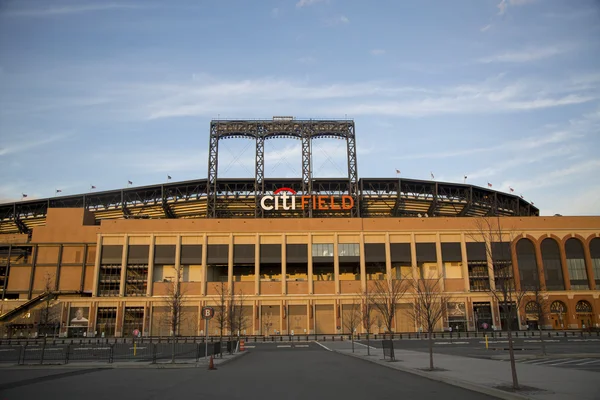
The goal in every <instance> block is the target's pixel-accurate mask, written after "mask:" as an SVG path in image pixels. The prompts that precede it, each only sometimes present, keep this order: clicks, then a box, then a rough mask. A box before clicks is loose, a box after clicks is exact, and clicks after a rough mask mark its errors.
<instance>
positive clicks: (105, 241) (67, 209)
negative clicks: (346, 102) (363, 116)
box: [0, 117, 600, 337]
mask: <svg viewBox="0 0 600 400" xmlns="http://www.w3.org/2000/svg"><path fill="white" fill-rule="evenodd" d="M228 138H244V139H247V140H253V141H255V142H256V169H255V177H254V178H247V179H221V178H218V176H217V171H218V148H219V141H220V140H221V139H228ZM277 138H295V139H298V140H300V141H301V142H302V160H301V161H302V164H301V165H302V176H301V177H298V178H294V179H271V178H265V176H264V164H265V163H264V160H265V158H264V143H265V140H269V139H277ZM320 138H337V139H340V140H344V141H346V144H347V146H346V148H347V161H348V176H347V177H345V178H333V179H324V178H318V179H317V178H313V171H312V162H311V143H312V141H313V140H318V139H320ZM482 218H492V219H494V220H495V221H499V223H500V225H501V226H502V227H503V230H504V235H505V236H503V237H504V239H502V240H500V241H498V242H492V243H489V246H486V242H485V240H482V235H480V233H481V232H479V233H478V232H477V229H476V224H475V222H476V221H478V220H480V219H482ZM478 234H479V236H478ZM488 242H489V240H488ZM488 249H491V251H488ZM507 262H508V263H509V265H511V266H512V270H513V273H514V277H515V282H516V285H517V286H519V285H521V284H522V283H523V282H521V281H522V280H528V281H531V280H532V279H534V280H535V281H536V282H537V284H539V288H540V290H541V291H542V292H543V296H544V298H545V299H546V300H547V307H548V310H547V315H546V316H545V318H544V319H545V320H544V321H538V317H537V315H536V313H535V312H534V308H535V307H532V306H531V303H528V302H527V301H526V302H524V303H523V306H522V307H521V309H519V310H518V313H517V314H518V317H517V318H516V319H515V320H514V321H512V322H511V325H513V324H514V327H515V328H517V329H532V328H537V327H538V326H542V327H544V328H545V329H558V330H561V329H581V328H592V327H598V324H599V322H600V299H599V295H600V291H599V290H598V287H600V286H598V285H600V217H583V216H582V217H564V216H539V211H538V209H537V208H535V207H534V205H533V204H531V203H528V202H527V201H525V200H523V199H522V198H520V197H519V196H515V195H512V194H506V193H501V192H497V191H494V190H491V189H490V188H482V187H477V186H472V185H468V184H458V183H443V182H436V181H424V180H414V179H404V178H401V179H400V178H359V177H358V168H357V160H356V142H355V125H354V122H353V121H349V120H335V121H324V120H302V121H301V120H295V119H293V118H287V117H279V118H273V120H264V121H221V120H217V121H211V124H210V143H209V160H208V178H207V179H201V180H194V181H186V182H169V183H167V184H157V185H153V186H146V187H131V188H127V189H121V190H112V191H104V192H95V193H87V194H82V195H74V196H58V197H53V198H48V199H41V200H26V199H23V201H19V202H15V203H10V204H2V205H0V293H1V296H2V300H3V301H1V302H0V325H2V326H1V328H2V331H1V332H2V337H29V336H35V335H37V334H57V335H58V334H59V335H61V336H70V337H81V336H87V337H112V336H116V337H121V336H131V335H132V332H133V331H134V330H136V329H137V330H139V331H140V332H141V334H142V335H144V336H158V335H169V334H171V332H170V331H169V324H168V323H167V320H168V314H169V308H168V306H167V302H168V300H169V298H170V296H172V292H173V287H174V285H175V283H174V282H177V281H180V284H179V285H178V286H179V288H180V292H181V293H184V304H183V309H182V311H183V313H182V320H181V323H180V326H179V332H177V334H179V335H182V336H193V335H200V334H202V333H203V329H204V323H203V321H202V319H201V316H200V310H201V308H202V307H203V306H206V305H208V306H215V305H218V304H219V299H220V298H221V295H220V294H221V293H222V292H223V290H225V291H233V292H234V293H235V297H234V298H233V303H235V304H237V305H238V306H239V308H240V309H241V310H242V311H243V312H242V315H243V316H244V323H243V324H241V326H239V327H240V328H241V329H240V330H241V331H242V333H245V334H247V335H265V334H268V335H273V334H292V333H294V334H304V333H318V334H337V333H347V332H348V324H347V323H345V322H347V321H346V319H347V318H348V316H349V312H350V311H349V310H350V307H353V306H354V305H355V304H357V301H360V300H357V299H358V298H359V297H358V294H359V293H361V292H364V291H365V289H367V288H370V287H371V285H372V284H373V281H376V280H381V279H385V278H386V277H387V276H392V277H394V279H402V278H406V277H407V276H408V277H419V276H423V275H424V273H425V271H426V272H427V273H432V274H435V275H436V276H438V277H442V280H441V282H442V284H443V290H444V291H445V292H447V293H449V294H451V295H452V300H451V303H450V306H449V307H447V308H448V309H447V310H446V312H445V315H444V317H443V319H442V320H441V321H440V324H439V327H438V329H439V330H445V329H449V328H450V327H452V328H453V329H454V330H456V329H458V330H462V331H465V330H469V331H475V330H482V329H483V330H485V329H502V328H503V325H504V321H503V319H502V316H503V314H504V312H505V311H506V310H504V309H503V307H502V304H498V302H497V301H495V300H494V298H493V297H492V296H491V295H490V293H489V288H490V287H492V288H493V287H494V281H495V279H496V276H495V268H494V267H495V265H497V264H501V263H507ZM177 271H179V272H177ZM230 300H231V299H230V298H229V297H228V298H227V302H228V304H229V302H230ZM411 307H412V305H411V298H410V295H405V296H404V297H403V298H402V299H401V301H400V302H399V304H397V305H396V313H395V316H394V322H393V323H394V328H395V329H394V331H396V332H414V331H417V330H418V329H419V327H418V326H416V324H415V322H414V321H413V319H411V318H410V308H411ZM384 329H385V328H384V327H383V326H382V324H381V323H380V319H379V318H375V319H374V325H373V326H372V327H371V329H370V331H371V332H374V333H377V332H383V330H384ZM364 331H365V327H364V326H360V327H358V332H364ZM210 333H211V334H217V331H216V328H215V326H214V324H213V325H212V328H210Z"/></svg>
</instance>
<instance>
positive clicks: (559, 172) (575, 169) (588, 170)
mask: <svg viewBox="0 0 600 400" xmlns="http://www.w3.org/2000/svg"><path fill="white" fill-rule="evenodd" d="M599 169H600V159H597V160H594V159H592V160H584V161H581V162H580V163H577V164H572V165H569V166H567V167H563V168H560V169H555V170H553V171H552V172H549V173H547V174H541V175H538V176H535V177H532V178H531V179H523V180H521V181H516V182H515V185H516V186H518V187H521V188H527V190H532V189H540V188H545V187H550V186H558V185H564V184H567V183H570V182H571V181H572V179H573V177H574V176H582V175H587V176H591V175H596V174H597V171H598V170H599Z"/></svg>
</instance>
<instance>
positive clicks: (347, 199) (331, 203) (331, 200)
mask: <svg viewBox="0 0 600 400" xmlns="http://www.w3.org/2000/svg"><path fill="white" fill-rule="evenodd" d="M310 200H312V209H313V210H350V209H351V208H352V207H354V199H353V198H352V197H351V196H348V195H343V196H342V197H341V199H340V198H336V197H334V196H316V195H313V196H300V208H301V209H303V210H304V209H305V208H308V207H310V203H309V202H310ZM260 206H261V207H262V209H263V210H266V211H271V210H279V209H280V208H281V209H283V210H286V211H288V210H295V209H296V191H295V190H294V189H291V188H288V187H282V188H279V189H277V190H276V191H274V192H273V195H272V196H271V195H266V196H263V197H262V198H261V199H260Z"/></svg>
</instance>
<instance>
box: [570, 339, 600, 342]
mask: <svg viewBox="0 0 600 400" xmlns="http://www.w3.org/2000/svg"><path fill="white" fill-rule="evenodd" d="M567 341H568V342H600V339H567Z"/></svg>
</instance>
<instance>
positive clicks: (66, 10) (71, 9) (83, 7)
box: [3, 3, 142, 17]
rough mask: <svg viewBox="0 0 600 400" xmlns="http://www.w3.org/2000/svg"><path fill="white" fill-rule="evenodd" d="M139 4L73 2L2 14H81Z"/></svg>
mask: <svg viewBox="0 0 600 400" xmlns="http://www.w3.org/2000/svg"><path fill="white" fill-rule="evenodd" d="M139 8H142V7H141V6H139V5H133V4H119V3H97V4H75V5H68V6H58V5H55V6H51V7H44V8H22V9H14V10H8V11H4V12H3V15H8V16H15V17H48V16H53V15H68V14H81V13H88V12H94V11H109V10H125V9H139Z"/></svg>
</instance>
